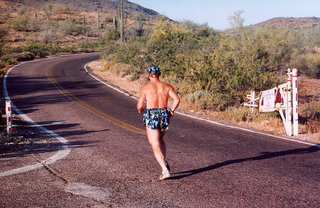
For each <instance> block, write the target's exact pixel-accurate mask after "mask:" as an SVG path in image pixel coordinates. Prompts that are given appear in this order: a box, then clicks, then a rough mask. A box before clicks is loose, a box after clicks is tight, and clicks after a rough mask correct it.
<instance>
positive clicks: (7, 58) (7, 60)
mask: <svg viewBox="0 0 320 208" xmlns="http://www.w3.org/2000/svg"><path fill="white" fill-rule="evenodd" d="M1 62H2V63H4V64H7V65H13V64H17V60H16V54H6V55H3V56H1Z"/></svg>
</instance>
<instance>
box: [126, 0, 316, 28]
mask: <svg viewBox="0 0 320 208" xmlns="http://www.w3.org/2000/svg"><path fill="white" fill-rule="evenodd" d="M129 1H130V2H134V3H137V4H139V5H141V6H143V7H146V8H149V9H152V10H154V11H156V12H158V13H160V14H162V15H165V16H167V17H169V18H170V19H173V20H176V21H183V20H191V21H193V22H195V23H198V24H206V23H207V24H208V25H209V26H210V27H212V28H214V29H216V30H224V29H228V28H230V27H231V26H230V21H229V17H230V16H232V15H234V14H235V12H236V11H243V13H242V15H241V17H242V18H243V19H244V26H248V25H253V24H257V23H260V22H263V21H266V20H269V19H272V18H274V17H320V0H129Z"/></svg>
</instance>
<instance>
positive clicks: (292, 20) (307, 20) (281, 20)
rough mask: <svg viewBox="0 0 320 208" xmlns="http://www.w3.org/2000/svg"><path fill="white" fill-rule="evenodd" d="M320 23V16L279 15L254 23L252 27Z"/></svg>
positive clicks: (310, 25) (286, 26)
mask: <svg viewBox="0 0 320 208" xmlns="http://www.w3.org/2000/svg"><path fill="white" fill-rule="evenodd" d="M317 25H320V18H318V17H277V18H272V19H270V20H267V21H264V22H260V23H258V24H255V25H252V27H257V28H259V27H265V26H271V27H281V28H288V27H290V28H302V27H314V26H317Z"/></svg>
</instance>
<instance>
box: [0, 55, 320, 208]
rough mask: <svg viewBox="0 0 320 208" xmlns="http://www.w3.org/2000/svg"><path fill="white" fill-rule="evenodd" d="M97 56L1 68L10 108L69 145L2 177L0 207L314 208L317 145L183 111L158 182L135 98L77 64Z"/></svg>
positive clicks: (317, 200)
mask: <svg viewBox="0 0 320 208" xmlns="http://www.w3.org/2000/svg"><path fill="white" fill-rule="evenodd" d="M97 58H98V56H97V55H96V54H83V55H76V56H65V57H57V58H51V59H44V60H40V61H35V62H29V63H25V64H22V65H20V66H17V67H16V68H15V69H13V70H12V71H11V72H10V74H9V75H8V79H7V87H8V93H9V95H10V97H11V99H12V101H13V103H14V104H15V105H16V107H17V108H19V109H20V110H21V111H22V112H24V113H25V114H26V115H27V116H28V117H30V118H31V119H32V120H33V121H35V122H37V123H38V124H41V125H42V126H44V127H45V128H47V129H48V130H50V131H53V132H55V133H56V134H58V135H60V136H61V137H63V138H65V139H66V140H68V142H69V143H68V144H69V148H70V149H71V152H70V154H69V155H67V156H66V157H64V158H62V159H60V160H58V161H56V162H55V163H53V164H50V165H45V164H44V166H43V167H41V168H38V169H35V170H31V171H28V172H23V173H20V174H15V175H9V176H5V177H0V207H319V205H320V195H319V194H320V192H319V191H320V177H319V173H320V151H319V150H320V148H319V146H316V145H308V144H301V143H297V142H292V141H286V140H282V139H279V138H277V137H273V136H269V135H265V134H260V133H254V132H248V131H243V130H241V129H235V128H229V127H227V126H220V125H215V124H213V123H209V122H206V121H201V120H196V119H192V118H190V117H186V116H183V115H176V116H175V117H174V118H173V120H172V125H171V129H170V130H169V132H168V133H167V148H168V156H169V161H170V163H171V166H172V169H173V177H172V179H171V180H166V181H162V182H160V181H158V175H159V173H160V169H159V167H158V166H157V164H156V162H155V161H154V158H153V156H152V152H151V148H150V146H149V144H148V142H147V140H146V135H145V131H144V127H143V126H142V122H141V115H139V114H138V113H137V112H136V110H135V105H136V100H134V99H132V98H131V97H128V96H126V95H124V94H121V93H119V92H116V91H114V90H112V89H110V88H109V87H107V86H105V85H103V84H101V83H100V82H98V81H97V80H95V79H93V78H92V77H91V76H89V75H88V73H87V72H86V71H85V70H84V65H85V64H86V63H88V62H90V61H92V60H95V59H97ZM57 146H58V147H59V146H62V144H57V143H55V145H52V148H54V150H52V151H50V148H49V149H47V150H46V151H41V152H40V151H37V152H34V153H33V154H30V155H27V156H25V157H26V158H25V159H28V160H29V159H30V161H28V160H25V161H24V164H25V165H30V164H32V161H41V159H43V158H44V157H50V156H51V155H52V154H54V152H55V151H57V150H58V149H59V148H57ZM37 157H39V158H40V159H38V160H35V158H37ZM0 159H1V158H0ZM2 159H3V160H2V161H4V159H5V160H6V161H7V162H6V163H5V162H4V163H0V168H1V171H0V172H2V170H8V169H10V167H12V168H13V167H14V168H17V167H16V166H17V163H15V161H16V160H18V159H17V158H15V157H10V156H7V157H6V158H2ZM8 161H10V163H9V162H8ZM19 165H21V164H20V163H19ZM77 185H79V186H80V188H79V187H78V186H77Z"/></svg>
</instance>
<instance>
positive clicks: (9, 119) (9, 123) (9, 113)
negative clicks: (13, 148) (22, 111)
mask: <svg viewBox="0 0 320 208" xmlns="http://www.w3.org/2000/svg"><path fill="white" fill-rule="evenodd" d="M6 116H7V134H9V135H10V134H11V133H12V108H11V101H10V100H6Z"/></svg>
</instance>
